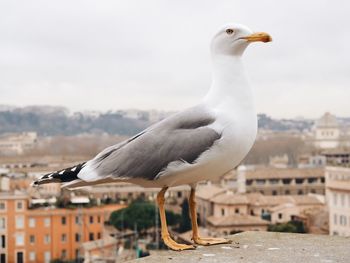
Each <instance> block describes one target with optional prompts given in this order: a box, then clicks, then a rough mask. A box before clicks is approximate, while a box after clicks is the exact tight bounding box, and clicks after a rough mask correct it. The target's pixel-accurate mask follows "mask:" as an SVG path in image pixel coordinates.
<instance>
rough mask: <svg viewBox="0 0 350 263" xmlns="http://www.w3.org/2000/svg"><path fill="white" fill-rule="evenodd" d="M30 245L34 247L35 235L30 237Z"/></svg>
mask: <svg viewBox="0 0 350 263" xmlns="http://www.w3.org/2000/svg"><path fill="white" fill-rule="evenodd" d="M29 243H30V244H32V245H33V244H34V243H35V236H34V235H30V236H29Z"/></svg>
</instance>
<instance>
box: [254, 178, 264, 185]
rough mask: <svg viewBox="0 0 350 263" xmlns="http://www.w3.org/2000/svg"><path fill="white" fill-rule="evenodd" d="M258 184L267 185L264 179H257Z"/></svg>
mask: <svg viewBox="0 0 350 263" xmlns="http://www.w3.org/2000/svg"><path fill="white" fill-rule="evenodd" d="M256 184H257V185H262V184H265V180H264V179H257V180H256Z"/></svg>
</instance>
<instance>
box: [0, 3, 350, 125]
mask: <svg viewBox="0 0 350 263" xmlns="http://www.w3.org/2000/svg"><path fill="white" fill-rule="evenodd" d="M348 10H350V4H349V2H348V1H322V0H312V1H311V0H309V1H305V0H303V1H302V0H290V1H277V0H276V1H264V0H259V1H247V0H245V1H234V0H227V1H223V0H220V1H204V0H191V1H184V0H178V1H170V0H169V1H166V0H161V1H153V0H147V1H145V0H138V1H135V0H128V1H117V0H111V1H106V0H105V1H97V0H96V1H91V0H82V1H78V0H75V1H71V0H69V1H68V0H67V1H66V0H56V1H47V0H43V1H14V0H1V1H0V104H11V105H17V106H25V105H34V104H39V105H62V106H66V107H68V108H69V109H71V110H73V111H75V110H101V111H105V110H110V109H111V110H116V109H127V108H139V109H163V110H180V109H182V108H184V107H188V106H191V105H193V104H195V103H197V102H198V101H199V100H200V99H201V97H202V96H203V95H204V94H205V93H206V91H207V90H208V88H209V86H210V79H211V66H210V56H209V43H210V39H211V36H212V35H213V33H215V30H216V29H217V28H218V27H220V26H221V25H222V24H225V23H228V22H238V23H242V24H245V25H247V26H249V27H250V28H251V29H252V30H254V31H265V32H268V33H270V34H271V36H272V37H273V40H274V42H272V43H268V44H263V43H256V44H253V45H251V46H250V47H249V48H248V49H247V50H246V52H245V54H244V60H245V65H246V69H247V70H248V74H249V75H250V78H251V82H252V84H253V88H254V92H255V97H256V99H255V100H256V103H257V109H258V111H259V112H264V113H267V114H269V115H272V116H273V117H279V118H280V117H295V116H300V115H302V116H305V117H318V116H320V115H321V114H322V113H323V112H325V111H331V112H332V113H334V114H336V115H338V116H350V106H349V104H350V51H349V47H350V30H349V27H350V16H349V15H348Z"/></svg>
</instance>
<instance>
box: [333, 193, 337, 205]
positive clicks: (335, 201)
mask: <svg viewBox="0 0 350 263" xmlns="http://www.w3.org/2000/svg"><path fill="white" fill-rule="evenodd" d="M337 204H338V195H337V193H333V205H334V206H337Z"/></svg>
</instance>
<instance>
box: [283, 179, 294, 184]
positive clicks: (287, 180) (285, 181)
mask: <svg viewBox="0 0 350 263" xmlns="http://www.w3.org/2000/svg"><path fill="white" fill-rule="evenodd" d="M291 182H292V179H290V178H286V179H282V183H283V184H290V183H291Z"/></svg>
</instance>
